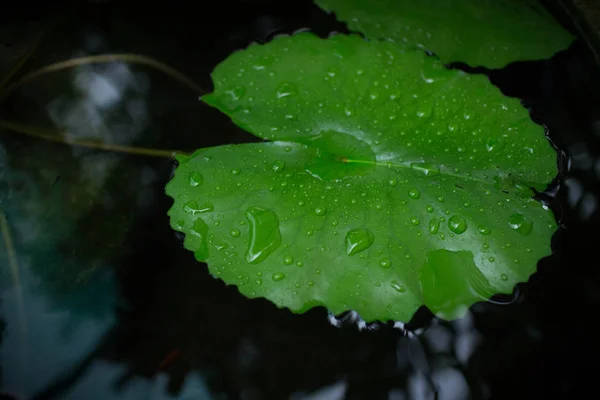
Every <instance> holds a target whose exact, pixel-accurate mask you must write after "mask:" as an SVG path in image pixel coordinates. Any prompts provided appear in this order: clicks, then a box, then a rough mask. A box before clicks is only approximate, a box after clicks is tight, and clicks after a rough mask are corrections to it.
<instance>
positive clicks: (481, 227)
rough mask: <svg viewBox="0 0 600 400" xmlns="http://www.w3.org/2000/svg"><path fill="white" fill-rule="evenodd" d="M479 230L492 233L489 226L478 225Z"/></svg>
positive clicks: (482, 232)
mask: <svg viewBox="0 0 600 400" xmlns="http://www.w3.org/2000/svg"><path fill="white" fill-rule="evenodd" d="M477 231H478V232H479V233H481V234H482V235H489V234H490V233H491V231H490V230H489V228H487V227H485V226H483V225H479V226H478V227H477Z"/></svg>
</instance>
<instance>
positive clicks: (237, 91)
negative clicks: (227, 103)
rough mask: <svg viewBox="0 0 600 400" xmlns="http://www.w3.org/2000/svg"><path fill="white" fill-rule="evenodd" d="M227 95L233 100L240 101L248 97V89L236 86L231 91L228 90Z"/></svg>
mask: <svg viewBox="0 0 600 400" xmlns="http://www.w3.org/2000/svg"><path fill="white" fill-rule="evenodd" d="M225 93H227V94H228V95H229V96H230V97H231V99H232V100H235V101H238V100H240V99H241V98H242V97H244V96H245V95H246V88H245V87H244V86H236V87H234V88H233V89H231V90H227V91H226V92H225Z"/></svg>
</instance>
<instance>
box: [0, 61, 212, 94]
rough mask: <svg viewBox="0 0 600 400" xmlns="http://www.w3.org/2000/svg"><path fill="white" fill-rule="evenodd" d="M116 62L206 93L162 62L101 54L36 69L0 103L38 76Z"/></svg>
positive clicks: (13, 85)
mask: <svg viewBox="0 0 600 400" xmlns="http://www.w3.org/2000/svg"><path fill="white" fill-rule="evenodd" d="M118 61H122V62H128V63H134V64H142V65H147V66H149V67H152V68H155V69H157V70H159V71H161V72H164V73H165V74H167V75H169V76H170V77H172V78H173V79H175V80H177V81H179V82H180V83H182V84H184V85H185V86H187V87H189V88H190V89H192V90H193V91H195V92H197V93H200V94H202V93H206V91H205V90H204V89H203V88H202V87H201V86H199V85H197V84H196V83H195V82H194V81H193V80H191V79H190V78H188V77H187V76H185V75H184V74H183V73H181V72H179V71H177V70H176V69H174V68H172V67H170V66H168V65H167V64H165V63H163V62H160V61H158V60H155V59H153V58H150V57H147V56H143V55H140V54H129V53H124V54H101V55H96V56H86V57H79V58H72V59H70V60H65V61H60V62H57V63H54V64H50V65H47V66H45V67H42V68H40V69H38V70H37V71H34V72H31V73H29V74H27V75H25V76H23V77H22V78H21V79H20V80H18V81H17V82H15V83H14V84H12V85H10V86H8V87H7V88H6V89H5V90H3V91H1V92H0V101H1V100H2V99H3V98H5V97H6V96H8V95H9V94H10V93H12V92H13V91H14V90H16V89H17V88H19V87H21V86H23V85H25V84H26V83H29V82H31V81H33V80H34V79H36V78H39V77H40V76H43V75H46V74H49V73H51V72H57V71H61V70H63V69H68V68H72V67H76V66H79V65H85V64H106V63H113V62H118Z"/></svg>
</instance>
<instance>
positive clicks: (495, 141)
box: [485, 137, 504, 152]
mask: <svg viewBox="0 0 600 400" xmlns="http://www.w3.org/2000/svg"><path fill="white" fill-rule="evenodd" d="M485 148H486V150H487V151H489V152H491V151H500V150H502V149H503V148H504V140H502V139H501V138H498V137H489V138H488V139H487V140H486V142H485Z"/></svg>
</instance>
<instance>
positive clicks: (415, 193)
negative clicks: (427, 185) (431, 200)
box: [408, 189, 421, 199]
mask: <svg viewBox="0 0 600 400" xmlns="http://www.w3.org/2000/svg"><path fill="white" fill-rule="evenodd" d="M408 197H410V198H411V199H418V198H419V197H421V192H419V191H418V190H417V189H410V190H409V191H408Z"/></svg>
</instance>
